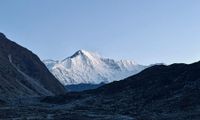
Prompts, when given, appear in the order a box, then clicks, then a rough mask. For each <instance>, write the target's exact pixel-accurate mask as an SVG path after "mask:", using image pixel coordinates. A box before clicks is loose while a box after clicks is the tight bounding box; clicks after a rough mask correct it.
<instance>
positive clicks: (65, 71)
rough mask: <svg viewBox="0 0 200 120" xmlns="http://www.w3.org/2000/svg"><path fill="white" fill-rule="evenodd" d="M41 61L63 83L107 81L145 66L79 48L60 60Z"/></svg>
mask: <svg viewBox="0 0 200 120" xmlns="http://www.w3.org/2000/svg"><path fill="white" fill-rule="evenodd" d="M43 62H44V63H45V64H46V66H47V68H49V70H50V71H51V72H52V74H53V75H54V76H55V77H56V78H57V79H59V80H60V82H61V83H62V84H63V85H72V84H99V83H102V82H104V83H109V82H112V81H114V80H121V79H124V78H126V77H128V76H131V75H134V74H137V73H138V72H140V71H142V70H143V69H145V68H147V66H143V65H139V64H136V63H135V62H134V61H130V60H121V61H116V60H113V59H108V58H103V57H101V56H100V55H98V54H96V53H93V52H88V51H85V50H79V51H77V52H76V53H75V54H73V55H72V56H70V57H68V58H66V59H64V60H61V61H54V60H44V61H43Z"/></svg>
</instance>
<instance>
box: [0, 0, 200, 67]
mask: <svg viewBox="0 0 200 120" xmlns="http://www.w3.org/2000/svg"><path fill="white" fill-rule="evenodd" d="M199 6H200V1H199V0H1V1H0V14H1V18H0V31H1V32H3V33H5V34H6V35H7V37H9V38H10V39H12V40H14V41H15V42H17V43H19V44H21V45H23V46H25V47H27V48H28V49H30V50H32V51H33V52H34V53H36V54H37V55H38V56H39V57H40V58H41V59H64V58H65V57H67V56H69V55H71V54H73V53H74V52H75V51H77V50H79V49H85V50H89V51H96V52H98V53H100V54H101V55H103V56H105V57H110V58H114V59H133V60H135V61H137V62H138V63H141V64H151V63H157V62H163V63H167V64H170V63H174V62H185V63H191V62H195V61H198V60H200V7H199Z"/></svg>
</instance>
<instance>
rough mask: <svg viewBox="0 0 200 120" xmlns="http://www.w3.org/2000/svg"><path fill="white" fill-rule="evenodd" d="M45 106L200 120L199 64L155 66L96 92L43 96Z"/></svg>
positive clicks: (142, 118) (144, 118)
mask: <svg viewBox="0 0 200 120" xmlns="http://www.w3.org/2000/svg"><path fill="white" fill-rule="evenodd" d="M42 101H43V102H47V103H51V104H52V103H54V104H62V105H64V106H69V105H70V104H72V103H73V108H71V109H72V110H73V111H82V112H85V113H88V114H89V113H90V114H95V115H113V116H116V115H121V116H126V117H127V118H126V119H131V118H132V119H133V118H134V119H137V120H199V119H200V62H197V63H193V64H190V65H187V64H173V65H170V66H165V65H156V66H153V67H150V68H147V69H146V70H144V71H142V72H141V73H139V74H137V75H135V76H132V77H129V78H127V79H125V80H122V81H118V82H113V83H111V84H108V85H105V86H102V87H100V88H98V89H96V90H91V91H85V92H82V93H68V94H66V95H65V96H57V97H46V98H45V99H43V100H42Z"/></svg>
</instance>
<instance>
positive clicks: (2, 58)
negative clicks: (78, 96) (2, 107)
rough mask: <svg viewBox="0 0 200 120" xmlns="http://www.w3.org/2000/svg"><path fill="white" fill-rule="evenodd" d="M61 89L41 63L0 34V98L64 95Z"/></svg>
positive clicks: (34, 56) (24, 49) (27, 51)
mask: <svg viewBox="0 0 200 120" xmlns="http://www.w3.org/2000/svg"><path fill="white" fill-rule="evenodd" d="M63 93H64V87H63V86H62V85H61V84H60V83H59V82H58V80H57V79H56V78H55V77H54V76H53V75H52V74H51V73H50V72H49V71H48V70H47V68H46V67H45V65H44V64H43V63H42V62H41V61H40V59H39V58H38V57H37V56H36V55H35V54H33V53H32V52H31V51H29V50H27V49H26V48H23V47H21V46H20V45H18V44H16V43H14V42H12V41H10V40H9V39H7V38H6V36H5V35H4V34H2V33H0V98H1V99H5V98H16V97H28V96H29V97H32V96H44V95H55V94H63Z"/></svg>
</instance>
